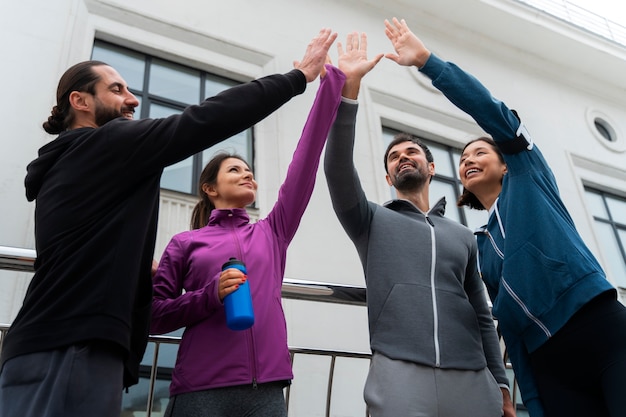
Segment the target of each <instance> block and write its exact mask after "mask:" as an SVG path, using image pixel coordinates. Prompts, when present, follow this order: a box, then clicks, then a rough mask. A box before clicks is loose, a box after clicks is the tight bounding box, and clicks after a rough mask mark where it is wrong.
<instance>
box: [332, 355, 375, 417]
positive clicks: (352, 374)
mask: <svg viewBox="0 0 626 417" xmlns="http://www.w3.org/2000/svg"><path fill="white" fill-rule="evenodd" d="M369 366H370V360H369V359H361V358H341V357H340V358H337V360H336V361H335V369H334V375H333V381H332V384H333V385H332V392H331V398H330V415H331V416H365V415H367V414H366V413H365V411H366V410H365V408H366V406H365V401H364V400H363V386H364V385H365V380H366V379H367V373H368V371H369Z"/></svg>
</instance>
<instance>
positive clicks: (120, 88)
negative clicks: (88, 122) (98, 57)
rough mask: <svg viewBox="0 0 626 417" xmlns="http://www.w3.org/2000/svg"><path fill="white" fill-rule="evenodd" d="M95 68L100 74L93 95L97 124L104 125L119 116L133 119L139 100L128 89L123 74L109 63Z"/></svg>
mask: <svg viewBox="0 0 626 417" xmlns="http://www.w3.org/2000/svg"><path fill="white" fill-rule="evenodd" d="M93 70H94V71H95V72H96V73H98V75H99V76H100V81H99V82H98V83H97V84H96V86H95V94H94V96H93V98H94V103H95V109H94V117H95V120H96V124H97V125H98V126H102V125H103V124H105V123H107V122H109V121H111V120H113V119H115V118H117V117H125V118H127V119H131V120H132V119H133V115H134V113H135V107H137V106H138V105H139V101H138V100H137V98H136V97H135V96H134V95H133V93H131V92H130V91H129V90H128V85H127V84H126V82H125V81H124V79H123V78H122V76H121V75H120V74H119V73H118V72H117V71H116V70H115V69H114V68H112V67H109V66H108V65H101V66H97V67H94V68H93Z"/></svg>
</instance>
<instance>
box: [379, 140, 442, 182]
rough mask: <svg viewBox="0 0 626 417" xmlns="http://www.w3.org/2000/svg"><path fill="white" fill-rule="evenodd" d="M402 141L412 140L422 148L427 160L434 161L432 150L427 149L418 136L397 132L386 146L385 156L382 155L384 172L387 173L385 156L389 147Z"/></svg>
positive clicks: (387, 154)
mask: <svg viewBox="0 0 626 417" xmlns="http://www.w3.org/2000/svg"><path fill="white" fill-rule="evenodd" d="M403 142H413V143H415V144H416V145H418V146H419V147H420V148H422V150H423V151H424V153H425V154H426V160H427V161H428V162H433V161H434V159H433V154H432V152H430V149H428V146H426V144H424V142H422V141H421V140H420V138H418V137H417V136H415V135H411V134H410V133H398V134H397V135H395V136H394V137H393V139H392V140H391V142H390V143H389V146H387V150H386V151H385V156H384V161H383V163H384V164H385V172H386V173H389V172H388V171H387V156H389V151H390V150H391V148H393V147H394V146H396V145H397V144H398V143H403Z"/></svg>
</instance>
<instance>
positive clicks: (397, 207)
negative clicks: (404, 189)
mask: <svg viewBox="0 0 626 417" xmlns="http://www.w3.org/2000/svg"><path fill="white" fill-rule="evenodd" d="M383 207H386V208H388V209H390V210H394V211H405V210H408V211H414V212H416V213H423V212H422V210H420V209H418V208H417V207H415V204H413V203H411V202H410V201H409V200H402V199H396V200H391V201H387V202H386V203H385V204H383ZM445 212H446V198H445V197H441V199H439V201H437V202H436V203H435V205H434V206H432V207H431V208H430V210H428V213H423V214H429V215H438V216H442V217H443V215H444V214H445Z"/></svg>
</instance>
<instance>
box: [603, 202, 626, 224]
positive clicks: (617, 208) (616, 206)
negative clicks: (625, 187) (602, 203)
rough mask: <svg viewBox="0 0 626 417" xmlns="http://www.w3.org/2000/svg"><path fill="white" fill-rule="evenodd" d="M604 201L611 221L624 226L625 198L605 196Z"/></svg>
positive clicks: (625, 214)
mask: <svg viewBox="0 0 626 417" xmlns="http://www.w3.org/2000/svg"><path fill="white" fill-rule="evenodd" d="M606 203H607V205H608V206H609V211H610V212H611V217H612V218H613V221H614V222H615V223H619V224H622V225H624V226H626V200H620V199H617V198H613V197H610V196H606Z"/></svg>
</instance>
